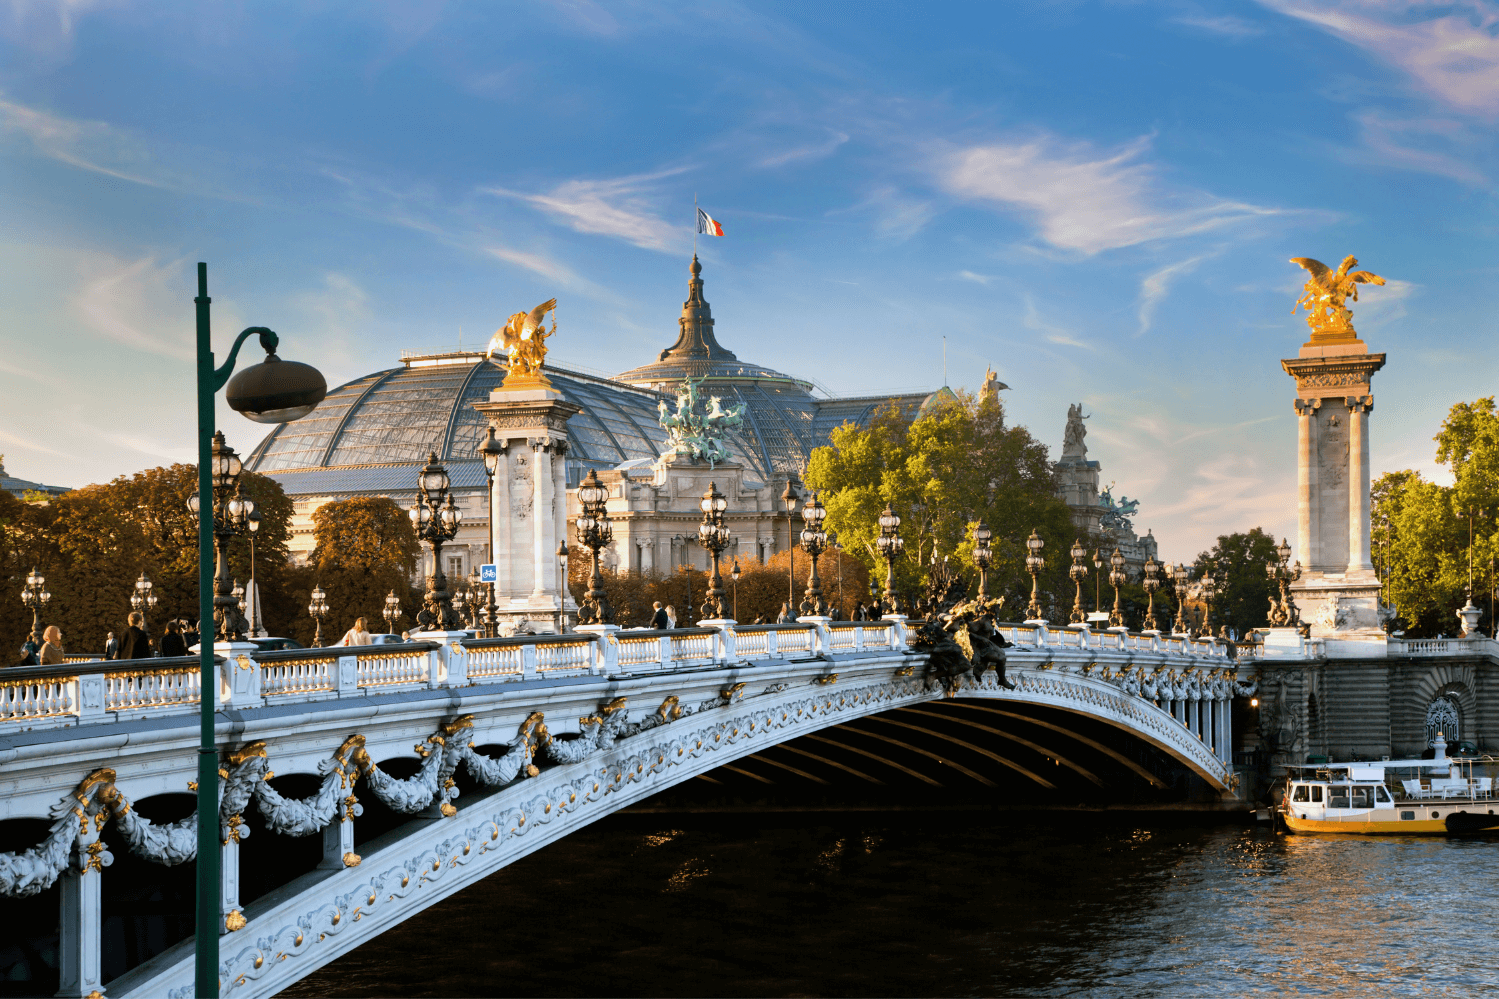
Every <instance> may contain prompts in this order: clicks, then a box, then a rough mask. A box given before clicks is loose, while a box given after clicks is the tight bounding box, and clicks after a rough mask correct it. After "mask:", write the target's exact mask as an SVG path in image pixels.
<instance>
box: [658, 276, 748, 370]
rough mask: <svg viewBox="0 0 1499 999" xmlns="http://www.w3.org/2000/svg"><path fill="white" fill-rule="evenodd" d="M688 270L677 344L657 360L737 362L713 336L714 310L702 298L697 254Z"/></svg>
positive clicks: (701, 279)
mask: <svg viewBox="0 0 1499 999" xmlns="http://www.w3.org/2000/svg"><path fill="white" fill-rule="evenodd" d="M689 270H690V271H691V273H692V279H691V280H690V281H688V282H687V301H685V302H683V303H682V317H681V318H680V319H678V320H677V324H678V325H679V326H680V327H681V332H680V333H678V334H677V342H676V343H674V344H672V345H671V346H670V347H668V348H667V349H666V350H664V351H662V352H661V356H660V360H663V361H665V360H668V359H670V360H677V361H687V360H702V361H709V360H712V361H720V360H721V361H734V360H738V358H736V357H735V356H734V354H733V352H732V351H728V350H725V349H724V348H723V347H722V346H721V345H720V344H719V342H718V340H717V339H715V338H714V336H713V310H712V308H711V307H709V305H708V300H707V299H706V298H704V297H703V265H702V263H701V262H699V261H698V259H697V254H696V253H694V254H693V255H692V266H691V267H690V268H689Z"/></svg>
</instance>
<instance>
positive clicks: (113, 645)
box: [104, 631, 120, 659]
mask: <svg viewBox="0 0 1499 999" xmlns="http://www.w3.org/2000/svg"><path fill="white" fill-rule="evenodd" d="M119 652H120V640H119V639H118V638H116V637H115V633H114V632H112V631H111V632H110V633H109V634H107V635H105V636H104V658H105V659H113V658H114V657H115V656H116V655H118V654H119Z"/></svg>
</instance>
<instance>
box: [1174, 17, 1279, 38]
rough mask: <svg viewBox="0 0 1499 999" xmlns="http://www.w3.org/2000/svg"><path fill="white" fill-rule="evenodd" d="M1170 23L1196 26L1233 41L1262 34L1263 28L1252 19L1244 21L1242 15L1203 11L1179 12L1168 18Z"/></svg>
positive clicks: (1189, 26) (1190, 26) (1200, 29)
mask: <svg viewBox="0 0 1499 999" xmlns="http://www.w3.org/2000/svg"><path fill="white" fill-rule="evenodd" d="M1168 20H1169V21H1170V22H1171V23H1172V24H1180V25H1182V26H1183V27H1187V28H1196V29H1197V30H1199V31H1206V32H1208V33H1209V34H1213V35H1222V36H1223V37H1225V38H1230V39H1232V40H1234V41H1241V40H1243V39H1245V38H1253V37H1255V36H1256V35H1263V34H1264V33H1265V29H1264V28H1262V27H1260V26H1259V25H1258V24H1255V23H1254V22H1253V21H1246V20H1245V19H1244V18H1242V17H1234V16H1233V15H1232V14H1221V15H1210V14H1203V13H1193V14H1180V15H1178V16H1176V17H1172V18H1168Z"/></svg>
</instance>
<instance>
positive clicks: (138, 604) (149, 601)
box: [130, 572, 243, 631]
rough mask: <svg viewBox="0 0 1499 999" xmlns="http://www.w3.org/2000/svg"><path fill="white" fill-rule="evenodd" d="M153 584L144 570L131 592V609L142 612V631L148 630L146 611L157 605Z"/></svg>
mask: <svg viewBox="0 0 1499 999" xmlns="http://www.w3.org/2000/svg"><path fill="white" fill-rule="evenodd" d="M151 585H152V584H151V580H149V579H147V578H146V574H145V573H144V572H143V573H141V578H140V579H137V580H136V581H135V592H134V593H132V594H130V609H131V610H137V611H140V612H141V630H142V631H145V630H146V613H147V612H148V611H150V610H153V609H154V608H155V607H156V594H154V593H152V592H151ZM241 592H243V591H241Z"/></svg>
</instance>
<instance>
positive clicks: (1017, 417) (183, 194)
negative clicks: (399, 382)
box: [0, 0, 1499, 559]
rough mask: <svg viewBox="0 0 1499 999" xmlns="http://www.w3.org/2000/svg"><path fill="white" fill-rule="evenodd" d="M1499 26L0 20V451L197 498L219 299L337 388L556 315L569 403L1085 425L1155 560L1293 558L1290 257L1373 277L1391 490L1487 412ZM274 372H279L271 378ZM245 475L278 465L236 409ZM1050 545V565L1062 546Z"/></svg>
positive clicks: (1222, 9)
mask: <svg viewBox="0 0 1499 999" xmlns="http://www.w3.org/2000/svg"><path fill="white" fill-rule="evenodd" d="M1496 117H1499V5H1496V4H1495V3H1490V2H1468V3H1463V2H1457V3H1440V4H1438V3H1420V2H1391V0H1320V2H1302V0H1260V2H1241V3H1235V2H1224V3H1216V4H1206V3H1195V2H1189V0H1139V2H1054V3H1026V2H1007V3H1000V4H995V3H980V4H971V5H964V4H935V3H921V4H914V3H913V4H841V3H824V4H806V3H762V4H752V5H745V4H733V3H714V2H709V0H702V2H694V3H690V4H687V3H673V4H664V3H654V2H629V0H620V2H610V3H592V2H589V0H552V2H535V3H529V4H507V5H496V4H479V3H471V4H458V3H448V4H444V3H425V4H421V3H410V4H404V3H392V2H378V0H371V2H365V3H358V4H356V3H344V4H335V3H319V2H305V0H304V2H298V3H284V4H283V3H274V2H264V3H256V4H243V3H222V2H214V0H197V2H194V3H192V4H186V3H175V2H171V0H153V2H151V3H133V2H128V0H118V2H116V0H0V338H3V343H4V347H5V349H4V351H3V352H0V452H3V453H4V455H5V465H6V469H7V471H8V472H9V474H11V475H15V476H19V477H22V478H27V479H33V480H38V481H43V482H48V483H55V484H61V485H69V486H78V485H83V484H85V483H89V482H102V481H107V480H109V479H111V478H113V477H115V476H118V475H122V474H129V473H131V472H134V471H137V470H139V469H142V468H147V467H151V466H154V465H157V464H162V463H164V462H170V461H192V460H193V459H194V455H195V451H194V446H193V429H194V424H195V417H194V410H193V405H194V403H193V399H194V395H193V329H194V326H193V321H194V312H193V305H192V298H193V296H194V294H195V276H194V275H195V264H196V262H197V261H200V260H202V261H207V262H208V263H209V285H210V294H211V296H212V297H213V310H214V312H213V317H214V337H215V341H214V342H215V347H216V350H218V351H219V354H220V357H221V358H222V356H223V352H224V351H225V350H226V349H227V346H228V344H229V343H230V342H231V340H232V337H233V335H234V334H235V333H237V332H238V331H239V330H240V329H242V328H243V327H246V326H250V325H257V326H269V327H271V328H273V329H275V330H276V331H277V332H278V333H279V334H280V336H281V341H282V346H281V351H280V353H281V355H282V356H283V357H285V358H288V359H293V360H300V361H306V362H308V363H311V364H314V365H316V366H318V367H319V368H320V369H321V370H322V371H323V372H324V374H325V375H326V376H327V379H328V382H329V384H330V385H337V384H341V383H343V382H345V381H348V380H350V379H353V378H357V377H359V376H361V375H364V374H367V373H369V372H371V371H375V370H379V369H382V368H387V367H390V366H392V365H393V364H395V363H396V362H397V359H398V356H399V352H400V351H401V350H403V349H422V348H429V347H433V346H438V345H447V344H456V343H458V342H459V341H460V337H461V339H462V342H464V343H475V344H478V343H482V342H485V341H487V339H488V337H489V336H490V335H491V334H492V333H493V332H494V331H495V330H496V329H497V328H498V327H500V326H501V325H503V323H504V321H505V319H506V317H508V316H509V315H510V314H511V313H512V312H516V311H522V310H527V309H529V308H530V307H531V306H532V305H534V304H535V303H537V302H540V301H544V300H545V299H547V298H551V297H553V296H555V297H557V299H558V300H559V307H558V322H559V326H558V330H559V332H558V334H557V336H556V338H555V339H554V340H552V341H550V342H549V346H551V347H552V349H553V355H552V357H553V360H555V361H556V362H557V363H558V364H560V365H562V366H575V367H581V368H584V369H586V370H598V371H604V372H614V371H621V370H624V369H627V368H630V367H633V366H636V365H638V364H641V363H644V362H646V361H648V360H651V359H653V357H654V355H655V353H656V352H658V351H659V350H661V349H662V348H664V347H666V346H669V345H670V344H671V343H672V341H673V340H674V339H675V336H676V330H677V324H676V319H677V316H678V315H679V314H680V309H681V302H682V300H683V298H684V297H685V296H686V282H687V277H688V273H687V266H688V262H689V260H690V257H691V254H692V252H693V230H694V226H693V218H694V216H693V199H694V197H696V198H697V199H698V201H699V203H700V204H701V205H702V206H703V207H704V208H705V209H706V210H707V211H708V212H709V213H711V214H712V215H713V216H714V217H715V218H717V219H718V220H719V221H720V222H721V223H722V225H723V228H724V232H725V235H724V237H723V238H709V237H702V238H700V239H699V241H698V243H697V252H698V253H699V254H700V255H701V257H702V260H703V266H704V271H703V277H704V279H705V281H706V294H707V297H708V299H709V301H710V302H711V303H712V306H713V314H714V317H715V319H716V321H717V327H716V329H717V333H718V336H719V339H720V341H721V342H722V343H723V344H724V345H725V346H727V347H728V348H729V349H731V350H734V351H735V352H736V353H738V355H739V356H740V357H741V358H743V359H745V360H750V361H753V362H756V363H759V364H764V365H767V366H769V367H772V368H776V369H779V370H782V371H787V372H790V373H793V374H798V375H803V376H809V377H811V378H814V379H815V380H816V381H817V382H818V383H820V384H821V385H822V386H825V387H826V389H827V390H828V391H830V392H832V393H834V394H840V395H843V394H858V395H868V394H876V393H880V392H895V391H916V390H923V389H926V390H931V389H935V388H937V387H938V386H940V385H941V384H942V383H943V379H944V368H943V354H944V350H943V345H944V338H945V343H946V378H947V380H948V382H949V383H950V384H952V385H953V386H966V387H968V388H971V389H976V388H977V387H978V385H979V384H980V382H981V381H982V378H983V374H984V369H985V367H986V366H992V367H993V368H994V369H995V370H996V371H997V372H998V374H999V377H1000V378H1001V380H1003V381H1004V382H1006V383H1007V384H1008V385H1010V386H1011V388H1010V390H1009V391H1008V392H1006V393H1004V398H1005V400H1006V403H1007V406H1008V407H1009V413H1010V416H1011V418H1012V419H1013V420H1014V421H1016V422H1019V423H1022V424H1024V425H1026V426H1028V427H1029V428H1030V429H1031V430H1032V432H1033V433H1035V434H1036V436H1037V437H1038V438H1039V439H1041V440H1042V441H1043V442H1045V443H1047V444H1048V445H1050V446H1051V448H1052V449H1053V452H1054V453H1055V454H1060V450H1061V440H1062V431H1063V428H1064V426H1065V423H1066V416H1067V407H1068V405H1069V403H1073V402H1080V403H1082V404H1083V406H1084V412H1085V413H1086V414H1087V415H1089V416H1090V419H1089V421H1088V424H1087V425H1088V429H1089V432H1088V437H1087V444H1088V446H1089V456H1090V457H1092V458H1095V459H1097V460H1098V461H1100V462H1101V463H1102V469H1103V470H1102V480H1103V482H1104V483H1110V482H1112V483H1114V484H1115V495H1116V496H1118V495H1119V494H1124V495H1127V496H1129V497H1131V498H1137V499H1139V500H1140V501H1141V503H1140V513H1139V516H1138V518H1137V520H1136V527H1137V529H1139V530H1140V531H1141V532H1142V533H1143V532H1144V530H1145V529H1146V528H1150V529H1151V530H1153V532H1154V533H1155V535H1156V537H1157V539H1158V540H1159V542H1160V548H1161V552H1162V555H1163V557H1165V558H1167V559H1181V558H1191V557H1193V556H1195V555H1196V553H1197V552H1199V551H1201V550H1203V549H1204V548H1206V547H1208V546H1210V545H1211V544H1212V543H1213V540H1214V539H1215V537H1216V536H1217V535H1219V534H1223V533H1227V532H1230V531H1238V530H1247V529H1249V528H1252V527H1256V526H1261V527H1264V528H1265V529H1266V530H1270V531H1272V532H1274V533H1275V534H1277V535H1285V536H1288V537H1292V538H1294V536H1295V518H1296V506H1295V475H1296V472H1295V468H1296V457H1295V447H1296V425H1295V417H1294V413H1293V409H1292V405H1291V403H1292V399H1293V398H1294V397H1295V390H1294V384H1293V382H1292V381H1291V379H1290V378H1289V377H1287V376H1286V375H1285V374H1284V373H1283V372H1282V371H1281V369H1280V365H1279V360H1280V359H1281V358H1287V357H1294V356H1296V351H1297V348H1298V347H1299V346H1300V344H1301V343H1302V342H1304V341H1305V340H1306V337H1307V327H1306V325H1305V323H1304V322H1303V321H1302V320H1301V319H1300V318H1298V317H1296V316H1294V315H1293V314H1292V311H1293V303H1294V301H1295V299H1296V298H1297V296H1298V294H1299V290H1300V285H1301V282H1302V281H1303V280H1304V277H1305V275H1304V274H1303V272H1302V271H1301V270H1299V269H1298V268H1297V267H1296V266H1294V265H1292V264H1290V263H1288V260H1289V258H1291V257H1301V256H1309V257H1314V258H1317V259H1320V260H1324V261H1327V262H1329V263H1333V264H1335V263H1336V262H1337V261H1340V260H1341V259H1342V258H1343V257H1344V256H1346V255H1348V254H1355V255H1357V256H1358V258H1359V260H1360V264H1361V266H1363V267H1365V268H1367V269H1369V270H1372V271H1374V272H1375V273H1378V274H1381V275H1383V276H1384V277H1386V278H1387V280H1388V283H1387V284H1386V285H1385V286H1384V287H1383V288H1368V289H1365V290H1364V291H1363V292H1362V296H1361V299H1360V301H1359V302H1358V303H1357V304H1356V305H1354V306H1353V309H1354V323H1355V326H1356V327H1357V328H1358V330H1359V331H1360V333H1361V335H1362V336H1363V337H1364V339H1365V340H1366V341H1367V342H1368V343H1369V345H1370V349H1371V350H1374V351H1382V352H1385V353H1387V354H1388V361H1387V364H1386V367H1385V369H1384V370H1383V371H1381V372H1380V373H1379V374H1378V375H1376V376H1375V379H1374V386H1373V391H1374V396H1375V400H1376V401H1375V408H1374V413H1373V415H1372V417H1371V440H1372V467H1373V470H1374V473H1375V474H1376V475H1377V474H1379V473H1381V472H1384V471H1389V470H1396V469H1403V468H1415V469H1419V470H1421V471H1422V472H1423V474H1426V475H1427V476H1428V477H1431V478H1434V479H1437V480H1439V481H1441V480H1442V479H1443V475H1444V470H1443V469H1442V468H1440V467H1438V466H1435V465H1434V464H1433V463H1432V452H1433V449H1434V445H1433V443H1432V440H1431V438H1432V437H1433V435H1434V434H1435V433H1436V432H1437V430H1438V428H1439V426H1440V423H1441V420H1442V418H1443V416H1444V415H1445V414H1446V412H1447V410H1448V409H1449V407H1450V406H1451V405H1452V404H1454V403H1456V402H1459V401H1464V400H1473V399H1476V398H1479V397H1482V396H1487V395H1492V394H1494V392H1495V386H1494V381H1495V378H1494V372H1495V360H1496V357H1495V354H1496V346H1495V342H1496V340H1495V332H1496V324H1499V320H1496V312H1495V309H1494V307H1493V302H1494V300H1495V297H1496V296H1495V293H1496V291H1499V287H1496V286H1499V261H1496V257H1495V254H1494V252H1493V251H1494V243H1495V235H1496V231H1499V216H1496V212H1495V197H1494V186H1493V184H1494V181H1493V178H1494V176H1495V174H1496V173H1499V161H1496V157H1495V124H1496ZM245 356H246V357H249V358H252V357H253V353H251V354H247V355H245ZM219 424H220V426H221V427H222V428H223V429H224V431H225V433H226V435H227V436H228V440H229V442H230V444H231V445H233V446H235V447H237V448H239V449H240V450H241V451H242V452H247V451H249V450H250V449H251V448H252V447H253V446H254V445H255V444H256V443H257V442H258V441H259V440H260V438H261V437H262V436H263V432H262V428H261V427H260V426H259V425H257V424H252V423H249V422H247V421H245V420H244V419H242V418H241V417H239V416H237V415H234V414H233V413H231V412H230V411H228V410H227V408H223V407H222V406H221V410H220V417H219ZM1064 544H1065V543H1064V542H1059V545H1064Z"/></svg>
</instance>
